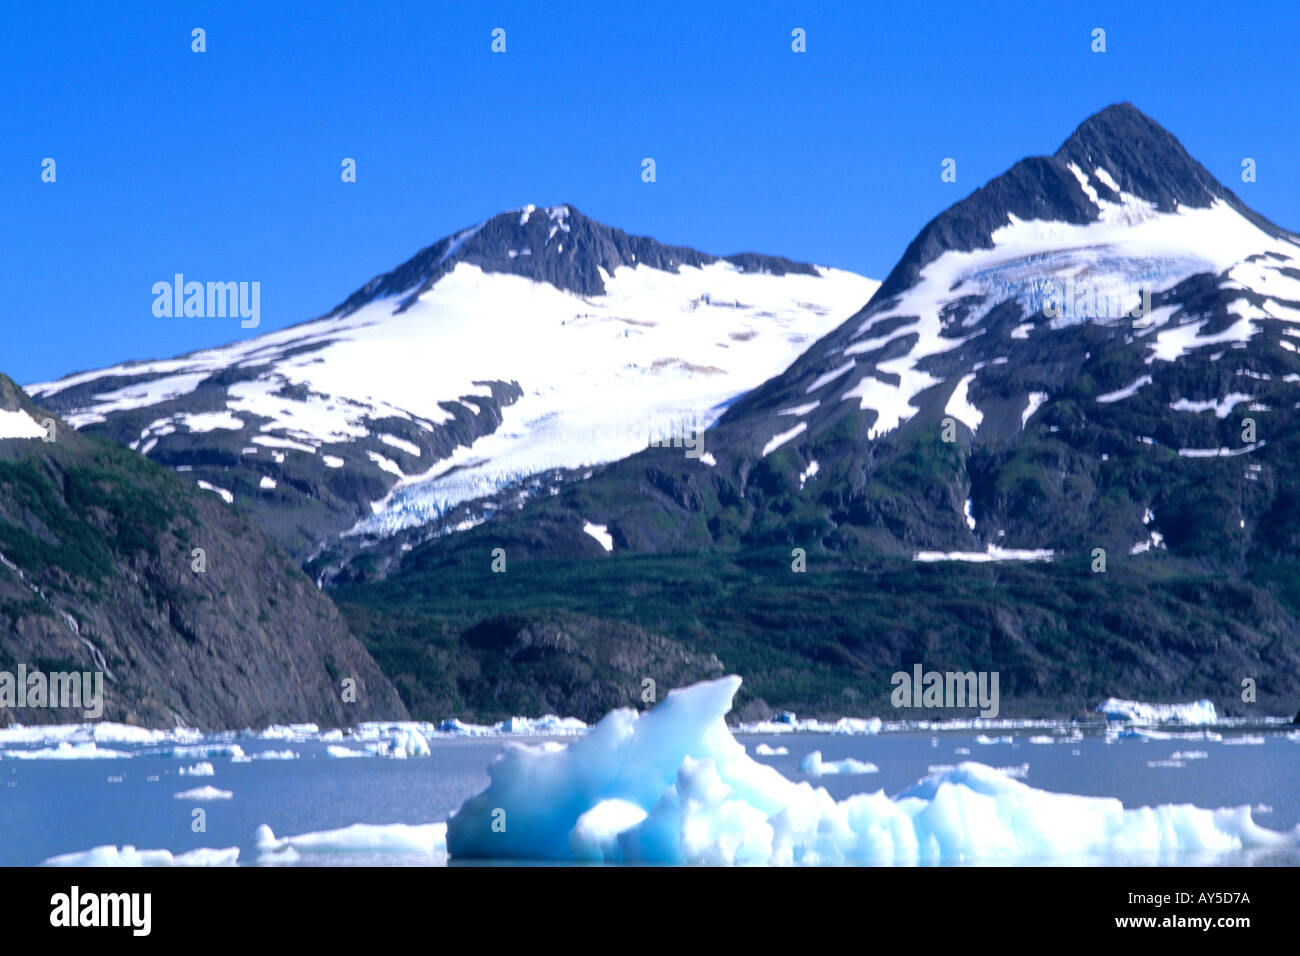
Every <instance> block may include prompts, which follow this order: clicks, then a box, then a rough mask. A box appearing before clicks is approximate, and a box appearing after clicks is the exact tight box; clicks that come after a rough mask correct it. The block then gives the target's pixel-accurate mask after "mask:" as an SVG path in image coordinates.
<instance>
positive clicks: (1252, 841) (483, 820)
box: [259, 677, 1300, 864]
mask: <svg viewBox="0 0 1300 956" xmlns="http://www.w3.org/2000/svg"><path fill="white" fill-rule="evenodd" d="M739 687H740V679H739V678H738V677H724V678H721V679H719V680H715V681H707V682H704V683H700V684H696V685H694V686H692V687H689V688H686V689H684V690H676V691H673V692H671V693H670V694H669V695H668V696H667V697H666V698H665V699H664V701H663V702H662V703H660V704H659V705H658V706H657V707H655V708H654V709H652V710H650V711H648V712H646V713H643V714H639V713H637V712H636V711H634V710H631V709H620V710H615V711H613V712H611V713H609V714H607V715H606V716H605V718H604V719H603V720H601V721H600V722H599V723H598V724H597V725H596V726H595V727H594V728H592V730H591V732H590V733H588V734H587V735H586V736H584V737H580V738H578V739H576V740H574V741H573V742H572V743H570V744H569V745H568V746H566V747H564V748H562V749H559V750H551V751H542V750H539V749H537V748H526V747H521V746H519V745H508V746H507V748H506V751H505V753H503V754H502V755H501V756H500V757H498V758H497V760H496V761H495V762H494V763H493V764H492V765H491V766H490V767H489V768H488V776H489V777H490V778H491V783H490V784H489V786H488V788H487V789H486V790H485V791H483V792H482V793H480V794H479V795H478V796H476V797H473V798H471V799H470V800H468V801H466V802H465V803H464V805H462V806H461V808H460V810H459V811H457V812H456V813H455V814H454V815H453V816H452V817H451V819H450V820H449V821H448V823H447V831H446V839H447V849H448V850H449V852H450V855H451V856H453V857H465V858H474V857H477V858H501V859H515V860H520V859H549V860H578V859H593V858H595V855H596V854H597V853H599V856H600V858H601V859H603V860H605V861H618V860H622V861H643V862H665V863H704V864H731V863H777V864H789V863H803V864H835V863H867V864H881V863H883V864H891V863H892V864H914V863H931V862H959V861H975V860H990V859H1018V858H1034V859H1061V858H1068V859H1075V858H1079V859H1083V860H1089V861H1097V860H1103V861H1104V860H1107V859H1117V858H1121V857H1125V856H1128V855H1131V854H1135V853H1146V854H1158V855H1166V856H1168V855H1173V854H1178V853H1183V852H1188V851H1225V850H1235V849H1239V848H1242V847H1261V846H1262V847H1269V846H1275V847H1283V846H1285V847H1294V846H1300V828H1297V829H1296V830H1294V831H1292V832H1284V833H1283V832H1275V831H1271V830H1267V829H1265V828H1263V827H1260V826H1258V825H1257V824H1256V823H1255V822H1254V821H1253V820H1252V818H1251V811H1250V808H1249V807H1246V806H1242V807H1237V808H1233V809H1220V810H1205V809H1200V808H1197V807H1193V806H1189V805H1179V806H1159V807H1140V808H1136V809H1125V808H1124V805H1123V804H1122V802H1121V801H1120V800H1118V799H1113V798H1108V797H1086V796H1075V795H1072V794H1060V793H1051V792H1048V791H1045V790H1038V789H1036V788H1034V787H1031V786H1029V785H1028V784H1026V783H1024V782H1022V781H1020V780H1017V779H1014V778H1013V775H1019V774H1023V773H1024V772H1026V771H1027V767H1026V766H1025V765H1021V766H1020V767H1014V768H1004V769H1003V770H1001V771H999V770H996V769H994V768H992V767H987V766H984V765H983V764H978V763H971V762H966V763H962V764H959V765H957V766H956V767H954V768H952V769H949V770H944V771H942V772H939V773H935V774H931V775H929V776H927V777H926V778H924V779H923V780H921V781H919V782H918V783H916V784H915V785H913V786H911V787H909V788H907V789H906V790H904V791H903V792H902V793H900V794H898V795H897V796H895V797H892V798H891V797H887V796H886V795H885V794H884V792H883V791H876V792H875V793H865V794H859V795H857V796H853V797H849V798H848V799H846V800H842V801H839V802H836V801H835V800H834V799H833V798H832V797H831V796H830V794H829V793H828V792H827V791H826V790H825V789H824V788H820V787H814V786H813V785H811V784H810V783H807V782H802V783H794V782H793V781H791V780H789V779H787V778H786V777H784V776H783V775H781V774H780V773H779V772H777V771H776V770H775V769H774V768H772V767H769V766H765V765H763V764H760V763H758V762H757V761H755V760H754V759H753V758H752V757H750V756H749V755H748V754H746V753H745V748H744V747H743V746H742V745H741V744H740V743H739V742H738V741H737V740H736V739H735V738H734V737H733V736H732V735H731V733H730V732H729V731H728V729H727V726H726V723H725V715H726V713H727V711H728V710H729V709H730V707H731V701H732V698H733V697H734V695H735V693H736V691H737V690H738V689H739ZM640 812H644V813H645V817H644V818H643V819H641V820H640V821H639V822H634V821H635V819H636V817H637V816H639V814H640ZM265 835H266V836H267V837H269V831H267V832H266V834H265ZM263 842H264V841H263V839H262V834H261V831H259V846H261V845H262V844H263ZM271 842H272V844H273V845H274V841H273V839H272V841H271ZM579 853H581V856H580V855H578V854H579Z"/></svg>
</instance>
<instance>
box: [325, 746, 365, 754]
mask: <svg viewBox="0 0 1300 956" xmlns="http://www.w3.org/2000/svg"><path fill="white" fill-rule="evenodd" d="M325 753H327V754H328V755H329V756H331V757H371V756H373V754H372V753H369V752H367V751H365V750H353V749H352V748H351V747H340V746H339V745H338V744H330V745H329V746H328V747H326V748H325Z"/></svg>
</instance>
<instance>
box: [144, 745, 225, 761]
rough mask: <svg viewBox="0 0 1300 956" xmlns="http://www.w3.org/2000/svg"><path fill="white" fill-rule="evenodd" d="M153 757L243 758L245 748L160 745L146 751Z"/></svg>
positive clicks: (189, 758) (191, 758)
mask: <svg viewBox="0 0 1300 956" xmlns="http://www.w3.org/2000/svg"><path fill="white" fill-rule="evenodd" d="M145 755H146V756H151V757H175V758H176V759H177V760H207V759H209V758H211V757H230V758H232V759H235V758H241V759H242V758H243V757H244V756H245V754H244V748H243V747H241V746H239V744H226V743H207V744H185V745H181V746H176V747H159V748H157V749H155V750H149V751H145Z"/></svg>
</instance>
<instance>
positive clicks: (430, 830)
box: [254, 823, 447, 863]
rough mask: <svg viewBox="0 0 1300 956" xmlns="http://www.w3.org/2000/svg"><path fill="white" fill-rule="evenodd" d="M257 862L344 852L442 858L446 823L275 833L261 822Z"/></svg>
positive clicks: (356, 825)
mask: <svg viewBox="0 0 1300 956" xmlns="http://www.w3.org/2000/svg"><path fill="white" fill-rule="evenodd" d="M254 842H255V843H256V844H257V851H258V862H259V863H296V862H297V861H298V860H299V859H301V857H302V855H303V854H313V855H316V856H318V857H322V858H323V857H326V856H335V855H340V854H346V855H349V856H355V855H357V854H382V855H385V856H387V855H389V854H411V855H413V856H427V857H432V858H435V859H439V858H445V856H446V852H447V824H445V823H421V824H408V823H386V824H374V823H354V824H352V826H348V827H343V828H341V829H338V830H322V831H319V832H316V833H301V834H298V835H297V836H288V837H277V836H276V835H275V833H274V832H272V830H271V828H270V827H269V826H267V825H266V824H265V823H263V824H262V825H261V826H259V827H258V828H257V833H256V835H255V837H254Z"/></svg>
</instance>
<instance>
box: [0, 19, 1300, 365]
mask: <svg viewBox="0 0 1300 956" xmlns="http://www.w3.org/2000/svg"><path fill="white" fill-rule="evenodd" d="M194 27H203V28H204V29H205V30H206V31H207V52H206V53H202V54H198V53H193V52H191V50H190V44H191V39H190V31H191V29H192V28H194ZM494 27H503V28H505V29H506V31H507V52H506V53H505V54H504V55H495V54H493V53H492V52H491V51H490V48H489V47H490V41H491V37H490V32H491V30H492V29H493V28H494ZM795 27H802V28H804V29H805V30H806V31H807V45H808V52H807V53H805V54H795V53H792V52H791V50H790V42H791V41H790V31H791V30H792V29H793V28H795ZM1094 27H1103V28H1105V29H1106V31H1107V52H1106V53H1104V54H1094V53H1092V52H1091V51H1090V49H1089V45H1090V32H1091V30H1092V29H1093V28H1094ZM1298 27H1300V5H1297V4H1296V3H1295V2H1294V0H1290V2H1276V3H1273V2H1263V3H1250V4H1247V5H1244V6H1243V5H1241V4H1236V3H1221V4H1205V3H1196V2H1179V3H1172V2H1171V3H1161V4H1156V3H1141V2H1134V0H1124V2H1119V3H1096V2H1092V3H1086V4H1085V3H1077V4H1072V3H1059V2H1058V3H1043V2H1041V0H1035V2H1025V3H1009V2H1004V3H974V2H972V3H963V2H948V3H942V4H939V3H936V4H924V3H898V4H890V5H887V6H882V5H880V4H877V3H848V2H845V3H775V2H763V0H739V2H732V0H727V2H716V3H708V2H652V3H631V2H629V3H612V2H610V3H597V2H590V3H578V2H565V0H549V2H527V3H524V2H518V3H492V2H487V3H478V2H464V0H461V2H454V3H450V2H422V3H415V2H412V3H385V2H375V3H355V2H353V3H339V4H326V3H305V2H302V3H295V2H286V3H283V4H280V3H266V2H260V3H248V4H244V3H221V4H203V3H179V2H174V0H169V2H162V3H148V2H144V3H141V2H131V3H122V4H103V3H95V4H84V5H83V4H75V5H71V4H58V3H56V4H22V5H20V4H18V3H16V2H10V3H8V4H6V7H5V10H4V30H3V36H0V77H2V78H3V79H2V82H0V97H3V111H2V112H0V116H2V117H3V131H2V132H0V212H3V221H4V228H3V230H2V231H0V262H2V263H3V275H4V283H3V289H4V296H3V300H4V306H3V308H4V315H3V320H2V321H3V326H2V330H3V340H2V341H3V346H2V347H0V370H2V371H4V372H6V373H8V374H10V375H12V376H13V377H14V378H16V379H17V380H18V381H20V382H24V383H25V382H33V381H39V380H43V379H47V378H52V377H55V376H58V375H61V374H64V373H67V372H70V371H74V370H79V369H85V368H94V367H98V366H101V365H105V364H108V363H111V362H118V361H122V360H126V359H132V358H149V357H163V356H170V355H174V354H178V353H181V352H184V351H187V350H191V349H195V348H199V347H202V346H205V345H214V344H218V343H221V342H225V341H230V340H234V339H237V338H239V337H241V336H244V335H250V334H256V333H255V332H244V331H242V330H241V329H240V328H239V324H238V322H237V321H231V320H222V319H193V318H191V319H184V318H181V319H175V318H172V319H158V318H155V317H154V316H153V314H152V303H153V297H152V294H151V292H150V289H151V287H152V285H153V283H154V282H157V281H161V280H167V279H170V277H171V276H172V274H173V273H176V272H183V273H184V274H185V275H186V276H187V277H188V278H191V279H198V280H201V281H207V280H223V281H224V280H235V281H238V280H243V281H259V282H261V284H262V326H261V328H260V329H259V330H257V331H258V332H262V331H266V330H268V329H273V328H277V327H281V326H284V325H288V324H291V323H294V322H298V321H302V320H304V319H307V318H311V317H314V316H316V315H319V314H321V313H323V312H326V311H328V310H329V309H331V308H332V307H334V306H335V305H337V304H338V303H339V302H340V301H342V300H343V299H344V298H345V297H346V296H347V295H348V294H349V293H350V292H352V291H353V290H354V289H355V288H356V287H358V286H360V285H361V284H362V283H364V282H365V281H366V280H367V279H369V278H370V277H371V276H373V275H375V274H377V273H380V272H384V271H387V270H388V269H390V268H392V267H393V266H395V265H397V264H398V263H400V262H402V261H403V260H404V259H406V258H407V257H409V256H410V255H411V254H412V253H414V252H415V251H416V250H417V249H419V248H420V247H422V246H424V245H427V244H429V243H431V242H434V241H435V240H437V239H438V238H440V237H442V236H443V235H445V234H447V233H449V232H452V231H454V230H456V229H457V228H460V227H463V226H466V225H470V224H473V223H475V222H478V221H480V220H482V219H484V218H487V217H488V216H490V215H492V214H493V213H496V212H499V211H501V210H503V209H507V208H511V207H515V206H521V205H524V204H527V203H537V204H539V205H549V204H554V203H560V202H571V203H573V204H574V205H576V206H577V207H578V208H579V209H581V210H582V211H583V212H585V213H587V214H588V215H591V216H593V217H594V218H596V219H599V220H601V221H603V222H606V223H608V224H610V225H613V226H618V227H621V228H624V229H626V230H628V231H629V232H633V233H638V234H646V235H652V236H654V237H656V238H659V239H661V240H664V241H666V242H672V243H677V244H683V245H691V246H695V247H697V248H699V249H702V250H704V251H707V252H711V253H715V254H727V253H732V252H739V251H748V250H753V251H759V252H767V253H774V254H779V255H786V256H789V257H791V258H795V259H801V260H806V261H812V262H816V263H821V264H827V265H834V266H840V267H843V268H848V269H853V270H856V271H858V272H862V273H865V274H867V275H870V276H874V277H877V278H883V276H884V275H885V273H887V272H888V271H889V269H890V268H891V267H892V265H893V264H894V262H895V261H896V260H897V259H898V257H899V256H900V255H901V254H902V251H903V249H904V248H905V246H906V244H907V243H908V242H909V241H910V240H911V238H912V237H913V236H914V235H915V234H916V232H917V231H918V230H919V229H920V227H921V226H922V225H924V223H925V222H926V221H927V220H928V219H929V218H930V217H932V216H933V215H935V214H936V213H937V212H939V211H940V210H942V209H943V208H945V207H946V206H948V205H951V204H952V203H953V202H955V201H957V200H958V199H960V198H961V197H962V196H964V195H966V194H967V193H968V192H970V191H971V190H973V189H975V188H976V187H978V186H979V185H981V184H982V183H984V182H985V181H986V180H987V179H989V178H990V177H992V176H995V175H997V174H999V173H1001V172H1003V171H1004V170H1005V169H1006V168H1007V167H1009V166H1010V165H1012V164H1013V163H1014V162H1015V161H1016V160H1018V159H1020V158H1021V157H1023V156H1026V155H1031V154H1041V153H1049V152H1051V151H1053V150H1055V149H1056V147H1057V146H1058V145H1059V144H1060V143H1061V141H1062V140H1064V139H1065V138H1066V136H1068V135H1069V133H1070V131H1071V130H1072V129H1073V128H1074V127H1075V126H1076V125H1077V124H1078V123H1079V122H1080V121H1082V120H1083V119H1084V118H1085V117H1086V116H1087V115H1088V114H1090V113H1092V112H1095V111H1096V110H1098V109H1100V108H1102V107H1104V106H1106V105H1108V104H1110V103H1113V102H1118V101H1121V100H1130V101H1132V102H1133V103H1135V104H1136V105H1137V106H1138V107H1139V108H1140V109H1142V110H1143V111H1145V112H1146V113H1148V114H1149V115H1150V116H1152V117H1153V118H1154V119H1155V120H1156V121H1157V122H1159V123H1161V124H1162V125H1164V126H1165V127H1166V128H1168V129H1169V130H1170V131H1172V132H1173V133H1174V135H1176V136H1177V137H1179V138H1180V139H1181V140H1182V142H1183V144H1184V145H1185V146H1186V147H1187V148H1188V150H1189V151H1190V152H1191V153H1192V154H1193V155H1194V156H1195V157H1197V158H1198V159H1199V160H1201V162H1203V163H1204V164H1205V165H1206V166H1207V167H1208V168H1209V169H1210V171H1211V172H1213V173H1214V174H1215V175H1216V176H1218V178H1219V179H1221V180H1223V181H1224V182H1225V183H1227V184H1228V186H1229V188H1233V189H1234V190H1236V191H1237V192H1238V193H1239V194H1240V195H1241V196H1242V197H1243V198H1244V199H1245V200H1246V201H1247V202H1248V203H1250V204H1251V205H1252V206H1254V207H1255V208H1256V209H1258V210H1259V211H1260V212H1262V213H1263V214H1264V215H1266V216H1268V217H1270V218H1272V219H1273V220H1274V221H1276V222H1278V223H1279V224H1280V225H1282V226H1284V227H1287V228H1291V229H1298V228H1300V124H1297V122H1296V58H1295V41H1296V36H1297V35H1298V34H1300V30H1298V29H1297V28H1298ZM47 156H48V157H53V158H54V159H55V160H56V162H57V176H58V180H57V182H56V183H54V184H46V183H42V182H41V180H40V171H41V169H40V164H41V161H42V159H43V158H44V157H47ZM646 156H651V157H654V158H655V160H656V162H657V164H658V181H657V182H656V183H654V184H646V183H643V182H642V181H641V178H640V172H641V166H640V164H641V160H642V158H643V157H646ZM947 156H952V157H955V158H956V159H957V160H958V181H957V183H956V184H955V185H948V184H944V183H942V182H940V178H939V172H940V169H939V164H940V161H941V160H942V159H943V158H944V157H947ZM1244 156H1251V157H1253V158H1255V159H1256V160H1257V162H1258V164H1259V181H1258V182H1257V183H1254V184H1243V183H1241V182H1240V163H1241V159H1242V157H1244ZM344 157H354V158H355V159H356V160H357V163H358V182H357V183H355V184H344V183H343V182H341V181H340V175H339V173H340V162H341V161H342V159H343V158H344Z"/></svg>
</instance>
